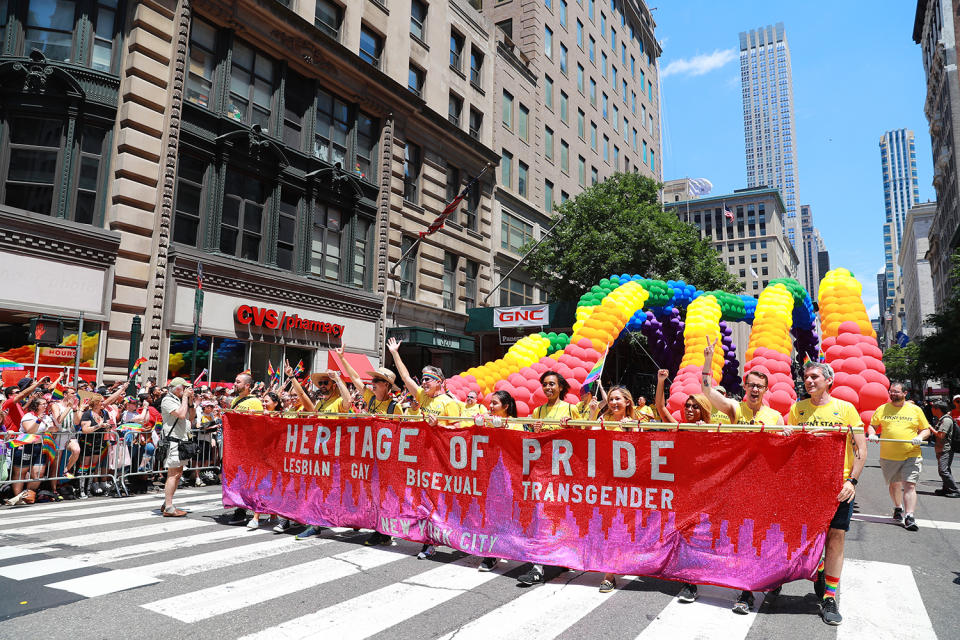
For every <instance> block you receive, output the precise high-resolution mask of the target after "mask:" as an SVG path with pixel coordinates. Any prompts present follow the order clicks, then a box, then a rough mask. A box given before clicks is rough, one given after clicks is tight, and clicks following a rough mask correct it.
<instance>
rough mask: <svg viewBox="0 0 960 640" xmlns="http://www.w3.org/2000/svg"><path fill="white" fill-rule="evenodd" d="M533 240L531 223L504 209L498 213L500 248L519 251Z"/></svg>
mask: <svg viewBox="0 0 960 640" xmlns="http://www.w3.org/2000/svg"><path fill="white" fill-rule="evenodd" d="M530 242H533V225H531V224H530V223H528V222H525V221H523V220H521V219H520V218H518V217H517V216H515V215H513V214H512V213H510V212H508V211H506V210H504V211H503V212H502V213H501V215H500V248H501V249H508V250H510V251H513V252H515V253H520V250H521V249H523V247H524V245H526V244H528V243H530Z"/></svg>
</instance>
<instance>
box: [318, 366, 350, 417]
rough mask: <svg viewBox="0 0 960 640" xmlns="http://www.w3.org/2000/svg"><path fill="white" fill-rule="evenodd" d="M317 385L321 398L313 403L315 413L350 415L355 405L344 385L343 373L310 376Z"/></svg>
mask: <svg viewBox="0 0 960 640" xmlns="http://www.w3.org/2000/svg"><path fill="white" fill-rule="evenodd" d="M310 380H311V381H313V384H314V385H316V387H317V389H318V392H319V397H318V398H317V399H316V401H315V402H314V403H313V404H314V407H313V411H316V412H317V413H350V411H351V409H352V408H353V403H352V402H351V401H350V391H349V389H347V385H346V384H344V382H343V378H342V377H341V373H340V372H339V371H337V370H335V369H328V370H327V371H320V372H318V373H314V374H312V375H311V376H310ZM307 411H310V409H307Z"/></svg>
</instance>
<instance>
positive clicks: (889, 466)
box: [880, 456, 922, 484]
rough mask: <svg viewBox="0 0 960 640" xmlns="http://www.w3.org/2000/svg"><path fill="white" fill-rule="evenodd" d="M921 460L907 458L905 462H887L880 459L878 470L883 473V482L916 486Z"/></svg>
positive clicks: (918, 457)
mask: <svg viewBox="0 0 960 640" xmlns="http://www.w3.org/2000/svg"><path fill="white" fill-rule="evenodd" d="M921 460H922V459H921V458H920V456H917V457H915V458H907V459H906V460H887V459H886V458H880V470H881V471H883V481H884V482H886V483H887V484H890V483H891V482H910V483H912V484H917V483H918V482H919V481H920V468H921Z"/></svg>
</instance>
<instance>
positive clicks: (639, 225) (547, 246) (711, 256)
mask: <svg viewBox="0 0 960 640" xmlns="http://www.w3.org/2000/svg"><path fill="white" fill-rule="evenodd" d="M659 186H660V185H659V184H658V183H657V182H655V181H654V180H652V179H651V178H648V177H645V176H641V175H639V174H635V173H617V174H614V175H613V176H611V177H610V178H608V179H607V180H604V181H603V182H601V183H599V184H597V185H595V186H593V187H590V188H589V189H587V190H586V191H584V192H583V193H581V194H580V195H578V196H577V197H576V198H574V199H572V200H568V201H567V202H565V203H563V204H562V205H560V206H559V207H558V208H557V214H556V215H555V216H554V221H556V220H557V219H558V218H560V222H559V224H557V226H556V228H555V229H554V230H553V233H552V234H551V235H550V237H548V238H547V239H546V240H544V241H543V243H542V244H541V245H540V246H539V247H537V249H535V250H534V251H533V252H532V253H531V254H530V255H529V257H528V258H527V261H526V262H525V265H524V266H525V269H526V270H527V272H528V273H530V275H531V276H532V277H533V278H534V279H535V280H536V281H537V282H539V284H540V286H542V287H544V288H545V289H546V290H547V293H548V295H549V296H550V299H551V300H576V299H578V298H579V297H580V296H581V295H582V294H583V293H584V292H585V291H588V290H589V289H590V288H591V287H592V286H593V285H595V284H597V283H598V282H600V280H602V279H603V278H606V277H608V276H610V275H611V274H620V273H629V274H640V275H642V276H644V277H646V278H652V279H656V280H684V281H685V282H687V283H689V284H692V285H694V286H696V287H698V288H699V289H702V290H704V291H709V290H711V289H722V290H724V291H728V292H737V291H739V290H740V288H741V287H740V283H739V282H738V281H737V280H736V278H734V277H733V275H732V274H730V273H729V272H728V271H727V270H726V268H724V265H723V264H722V263H721V262H720V258H719V256H718V254H717V252H716V251H715V250H714V249H713V247H712V246H711V245H710V242H709V241H708V240H701V239H700V234H699V232H698V231H697V230H696V229H695V228H694V227H692V226H690V225H689V224H686V223H684V222H681V221H680V220H679V219H678V218H677V216H676V214H674V213H671V212H665V211H664V210H663V207H662V206H661V205H660V201H659V198H658V194H657V191H658V189H659Z"/></svg>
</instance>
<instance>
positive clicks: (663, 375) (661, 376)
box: [657, 369, 670, 382]
mask: <svg viewBox="0 0 960 640" xmlns="http://www.w3.org/2000/svg"><path fill="white" fill-rule="evenodd" d="M669 376H670V371H669V370H668V369H660V370H659V371H657V381H658V382H663V381H665V380H666V379H667V378H668V377H669Z"/></svg>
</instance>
